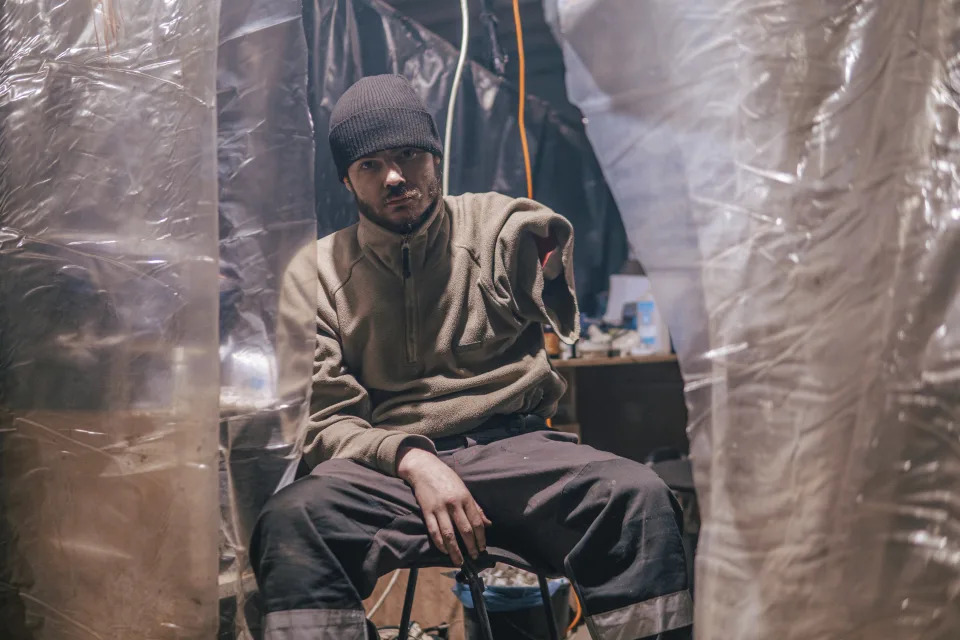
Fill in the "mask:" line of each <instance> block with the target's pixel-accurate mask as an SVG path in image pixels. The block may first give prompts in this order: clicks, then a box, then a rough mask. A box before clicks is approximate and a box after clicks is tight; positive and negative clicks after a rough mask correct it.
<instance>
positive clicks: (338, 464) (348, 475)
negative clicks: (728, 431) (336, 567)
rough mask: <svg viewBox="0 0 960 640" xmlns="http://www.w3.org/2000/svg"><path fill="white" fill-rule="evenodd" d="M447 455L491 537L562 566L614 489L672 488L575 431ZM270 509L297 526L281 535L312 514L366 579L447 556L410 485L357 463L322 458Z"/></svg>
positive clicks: (552, 567) (557, 568) (548, 566)
mask: <svg viewBox="0 0 960 640" xmlns="http://www.w3.org/2000/svg"><path fill="white" fill-rule="evenodd" d="M439 455H440V458H441V460H443V461H444V462H446V463H447V464H448V465H449V466H451V467H452V468H453V469H454V470H455V471H456V472H457V474H458V475H459V476H460V477H461V478H462V479H463V480H464V484H465V485H466V486H467V488H468V489H469V490H470V492H471V494H473V496H474V498H475V499H476V500H477V502H478V504H479V505H480V506H481V508H482V509H483V510H484V512H485V513H486V515H487V516H488V517H489V518H490V519H491V521H492V522H493V525H492V526H491V527H489V529H488V543H489V544H490V545H492V546H499V547H503V548H506V549H508V550H510V551H513V552H515V553H519V554H521V555H523V556H525V557H528V558H529V559H531V560H533V561H535V562H537V563H540V564H541V565H545V566H543V568H544V569H545V570H548V571H551V572H555V573H559V572H561V571H562V570H563V561H564V557H565V556H566V555H567V553H569V551H570V549H571V548H572V546H574V545H576V544H577V542H578V541H579V539H580V537H581V536H582V534H583V532H584V530H585V529H586V528H588V527H589V526H590V524H591V521H592V518H593V517H594V515H595V513H597V512H598V509H600V508H601V507H602V505H603V504H604V503H605V502H607V501H609V500H611V499H613V497H614V496H613V493H612V492H616V493H617V494H618V495H627V494H629V495H630V496H633V495H634V494H636V495H637V496H639V498H634V497H629V498H628V499H630V500H634V499H643V498H642V496H643V495H644V494H648V493H649V494H657V495H661V494H663V493H666V491H667V490H666V488H665V487H664V486H663V483H662V482H661V481H660V480H659V478H658V477H657V476H656V475H655V474H654V473H653V472H652V471H651V470H650V469H649V468H647V467H646V466H644V465H641V464H639V463H636V462H633V461H630V460H626V459H624V458H621V457H619V456H616V455H614V454H611V453H607V452H603V451H599V450H596V449H593V448H592V447H588V446H583V445H579V444H576V438H575V437H574V436H572V435H569V434H565V433H561V432H557V431H534V432H530V433H524V434H522V435H517V436H513V437H509V438H504V439H502V440H497V441H494V442H490V443H487V444H473V445H471V446H465V447H462V448H457V449H454V450H451V451H442V452H440V454H439ZM271 512H273V513H274V514H276V516H275V517H273V520H274V522H275V523H276V522H279V523H280V525H279V526H280V527H285V528H289V529H290V531H288V532H287V533H286V534H284V533H283V532H282V531H276V532H275V533H276V534H277V535H291V536H295V535H297V534H296V529H297V528H298V527H302V526H304V525H303V523H302V522H298V518H299V519H302V518H303V517H304V516H306V517H308V518H309V519H310V520H311V521H312V523H313V527H315V529H316V530H317V531H318V532H320V534H321V535H322V537H323V539H324V540H325V543H326V544H327V545H329V547H330V550H331V551H332V552H333V553H334V554H335V555H336V556H337V557H338V559H339V560H340V561H341V562H343V563H344V565H345V566H344V568H350V572H351V573H352V574H358V573H362V574H363V575H364V576H365V580H364V581H365V582H369V581H370V580H375V578H376V576H378V575H381V574H383V573H386V572H389V571H391V570H392V569H394V568H399V567H403V566H414V565H423V564H434V563H435V564H443V563H444V561H445V557H444V556H442V555H441V554H440V552H439V551H438V550H436V549H435V548H434V547H433V545H432V544H431V543H430V541H429V538H428V536H427V531H426V526H425V525H424V523H423V519H422V516H421V514H420V509H419V506H418V505H417V502H416V498H415V496H414V494H413V491H412V490H411V488H410V487H409V485H407V484H406V483H405V482H404V481H403V480H401V479H399V478H396V477H393V476H388V475H385V474H382V473H380V472H379V471H376V470H374V469H370V468H368V467H365V466H363V465H360V464H358V463H356V462H352V461H349V460H329V461H326V462H324V463H321V464H320V465H318V466H317V467H315V468H314V469H313V471H312V472H311V474H310V475H309V476H307V477H305V478H303V479H301V480H298V481H297V482H295V483H293V484H292V485H290V486H289V487H287V488H285V489H283V490H281V491H280V492H279V493H278V494H277V495H275V496H274V497H273V498H271V500H270V502H269V503H268V505H267V508H266V509H265V511H264V514H265V516H266V517H268V518H269V517H270V515H269V514H270V513H271ZM286 513H289V514H294V515H293V517H292V518H290V517H285V516H284V515H283V514H286ZM571 514H573V515H574V516H575V517H571ZM288 520H289V521H290V523H289V524H288V525H287V524H286V521H288ZM273 528H274V529H276V528H277V525H276V524H274V527H273ZM358 586H359V585H358ZM370 588H372V584H371V585H370Z"/></svg>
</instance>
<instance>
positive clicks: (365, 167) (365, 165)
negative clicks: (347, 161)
mask: <svg viewBox="0 0 960 640" xmlns="http://www.w3.org/2000/svg"><path fill="white" fill-rule="evenodd" d="M360 168H361V169H363V170H364V171H369V170H370V169H373V163H372V162H361V163H360Z"/></svg>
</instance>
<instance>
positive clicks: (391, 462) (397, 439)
mask: <svg viewBox="0 0 960 640" xmlns="http://www.w3.org/2000/svg"><path fill="white" fill-rule="evenodd" d="M401 447H416V448H417V449H423V450H424V451H429V452H430V453H432V454H433V455H437V448H436V446H434V444H433V440H431V439H430V438H428V437H426V436H419V435H414V434H410V433H392V434H390V435H388V436H387V437H386V438H384V439H383V440H381V441H380V446H379V447H377V469H378V470H379V471H380V472H381V473H385V474H386V475H388V476H396V475H397V453H398V452H399V451H400V448H401Z"/></svg>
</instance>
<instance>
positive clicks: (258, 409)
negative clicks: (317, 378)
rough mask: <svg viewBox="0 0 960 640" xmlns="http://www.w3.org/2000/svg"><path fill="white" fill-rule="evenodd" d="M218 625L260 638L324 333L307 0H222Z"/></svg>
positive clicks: (228, 632) (223, 633) (230, 634)
mask: <svg viewBox="0 0 960 640" xmlns="http://www.w3.org/2000/svg"><path fill="white" fill-rule="evenodd" d="M216 84H217V161H218V169H219V170H218V176H219V180H218V185H219V238H220V243H219V248H220V262H219V264H220V287H219V294H220V295H219V300H220V348H219V355H220V514H221V515H220V575H219V595H220V637H223V638H234V637H237V638H251V637H258V634H259V624H260V614H261V612H262V606H261V603H260V601H259V598H258V595H257V593H256V581H255V579H254V576H253V572H252V569H251V567H250V561H249V557H248V552H247V545H248V544H249V540H250V536H251V533H252V531H253V527H254V525H255V523H256V519H257V515H258V514H259V512H260V510H261V509H262V507H263V505H264V503H265V502H266V500H267V498H269V496H270V495H271V494H272V493H273V492H274V491H275V490H276V488H277V487H278V486H279V485H280V484H281V482H282V480H283V477H284V473H285V472H287V471H291V472H292V469H293V468H295V466H296V461H297V457H298V455H299V449H298V442H297V438H296V433H297V430H298V427H299V425H300V424H301V423H302V421H303V420H305V419H306V417H307V412H308V398H309V392H310V376H311V373H312V365H313V352H314V346H315V343H316V321H315V314H316V296H317V288H318V281H317V276H316V250H315V241H316V239H317V220H316V216H315V212H314V187H313V158H314V147H313V128H312V125H311V119H310V111H309V106H308V103H307V48H306V38H305V35H304V31H303V14H302V5H301V2H300V0H235V1H233V2H229V3H225V4H224V5H223V6H222V7H221V11H220V20H219V50H218V59H217V78H216Z"/></svg>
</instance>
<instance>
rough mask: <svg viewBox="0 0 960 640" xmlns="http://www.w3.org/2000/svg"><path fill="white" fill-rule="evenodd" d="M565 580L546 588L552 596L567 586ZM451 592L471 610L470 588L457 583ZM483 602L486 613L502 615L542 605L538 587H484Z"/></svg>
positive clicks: (551, 581) (471, 597) (550, 584)
mask: <svg viewBox="0 0 960 640" xmlns="http://www.w3.org/2000/svg"><path fill="white" fill-rule="evenodd" d="M569 583H570V582H569V581H568V580H567V579H566V578H558V579H556V580H549V581H548V582H547V586H548V588H549V590H550V595H551V596H552V595H553V594H555V593H556V592H557V590H558V589H560V587H562V586H564V585H566V584H569ZM453 592H454V593H455V594H456V596H457V598H458V599H459V600H460V602H462V603H463V606H465V607H467V608H469V609H473V595H472V594H471V593H470V587H469V586H468V585H465V584H461V583H459V582H457V583H454V585H453ZM483 602H484V604H485V605H487V611H489V612H491V613H502V612H505V611H521V610H523V609H532V608H534V607H540V606H542V605H543V598H541V597H540V587H539V586H534V587H495V586H485V587H484V589H483Z"/></svg>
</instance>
